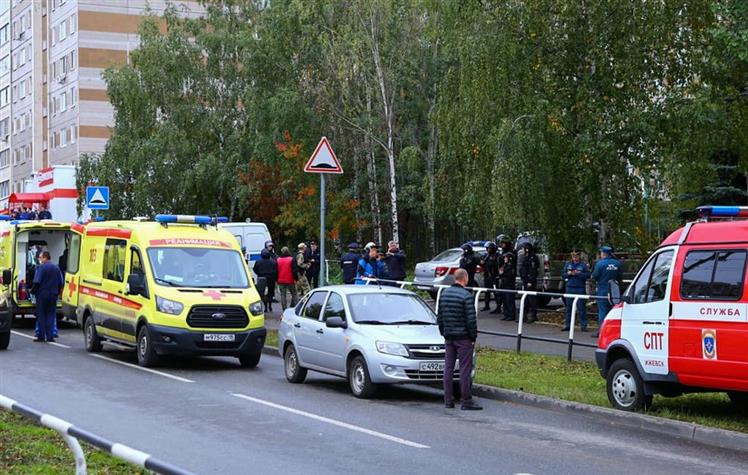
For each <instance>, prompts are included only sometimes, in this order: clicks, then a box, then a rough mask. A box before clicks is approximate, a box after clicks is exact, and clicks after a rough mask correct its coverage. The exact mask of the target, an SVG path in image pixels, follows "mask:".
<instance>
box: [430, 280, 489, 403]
mask: <svg viewBox="0 0 748 475" xmlns="http://www.w3.org/2000/svg"><path fill="white" fill-rule="evenodd" d="M468 279H469V277H468V273H467V271H466V270H465V269H457V271H456V272H455V283H454V285H452V286H451V287H449V288H447V289H445V290H444V291H443V292H442V295H441V300H440V301H439V314H438V315H437V318H436V321H437V324H438V325H439V333H441V334H442V336H443V337H444V346H445V350H446V351H445V352H446V355H445V358H444V406H445V407H447V408H452V407H455V403H454V393H453V387H452V384H453V379H454V378H453V377H454V370H455V363H456V360H458V359H459V360H460V395H461V399H462V405H461V408H462V410H463V411H479V410H481V409H483V408H482V407H481V406H479V405H478V404H476V403H475V402H474V401H473V396H472V384H473V382H472V378H471V373H472V372H473V351H474V349H475V340H476V339H477V338H478V320H477V318H476V316H475V307H474V306H473V294H472V292H469V291H468V290H467V289H465V286H466V285H467V283H468Z"/></svg>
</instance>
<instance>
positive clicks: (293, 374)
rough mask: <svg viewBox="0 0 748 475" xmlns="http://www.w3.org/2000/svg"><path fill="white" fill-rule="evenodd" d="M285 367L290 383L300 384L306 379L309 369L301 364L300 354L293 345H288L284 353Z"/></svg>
mask: <svg viewBox="0 0 748 475" xmlns="http://www.w3.org/2000/svg"><path fill="white" fill-rule="evenodd" d="M283 369H284V372H285V373H286V379H287V380H288V382H289V383H294V384H300V383H303V382H304V380H305V379H306V375H307V370H306V368H302V367H301V365H300V364H299V355H298V354H297V353H296V348H294V346H293V345H288V348H286V352H285V354H284V355H283Z"/></svg>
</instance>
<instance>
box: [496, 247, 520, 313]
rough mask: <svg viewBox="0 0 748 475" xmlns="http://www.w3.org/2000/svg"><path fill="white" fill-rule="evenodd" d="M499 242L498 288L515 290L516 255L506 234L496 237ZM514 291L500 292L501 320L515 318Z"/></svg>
mask: <svg viewBox="0 0 748 475" xmlns="http://www.w3.org/2000/svg"><path fill="white" fill-rule="evenodd" d="M496 241H498V243H499V248H500V252H501V258H500V260H499V289H503V290H516V287H515V280H516V279H517V255H516V254H515V253H514V249H513V248H512V239H511V238H510V237H509V236H507V235H506V234H500V235H499V236H497V237H496ZM514 297H515V294H514V292H501V300H502V302H503V304H504V305H503V307H504V317H503V318H502V320H505V321H514V320H516V319H517V309H516V307H515V305H514Z"/></svg>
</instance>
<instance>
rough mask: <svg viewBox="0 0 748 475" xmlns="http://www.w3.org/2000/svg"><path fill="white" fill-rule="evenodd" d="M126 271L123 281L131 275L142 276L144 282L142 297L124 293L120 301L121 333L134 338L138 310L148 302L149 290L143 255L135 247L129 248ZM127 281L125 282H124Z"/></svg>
mask: <svg viewBox="0 0 748 475" xmlns="http://www.w3.org/2000/svg"><path fill="white" fill-rule="evenodd" d="M127 269H128V271H127V272H126V274H125V279H127V278H129V276H130V275H131V274H140V275H142V276H143V281H144V282H145V292H144V295H140V294H134V293H126V294H125V295H124V296H123V297H122V299H121V300H120V306H121V307H122V309H123V310H122V312H123V313H122V315H123V319H122V333H124V334H126V335H128V336H130V337H132V338H136V337H137V335H136V334H135V333H136V330H137V326H138V317H139V316H140V315H141V312H140V310H141V309H142V308H143V305H145V304H146V303H147V302H148V299H149V296H150V294H149V290H148V280H147V279H146V278H145V266H144V261H143V254H142V253H141V252H140V249H139V248H138V247H137V246H132V245H131V246H130V248H129V251H128V258H127ZM126 281H127V280H125V282H126Z"/></svg>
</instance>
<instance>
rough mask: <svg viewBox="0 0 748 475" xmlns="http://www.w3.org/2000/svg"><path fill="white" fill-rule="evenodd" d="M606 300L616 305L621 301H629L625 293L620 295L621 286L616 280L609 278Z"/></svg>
mask: <svg viewBox="0 0 748 475" xmlns="http://www.w3.org/2000/svg"><path fill="white" fill-rule="evenodd" d="M608 302H610V304H611V305H618V304H619V303H621V302H623V303H628V302H629V298H628V296H627V295H621V286H620V285H619V284H618V281H615V280H611V281H610V282H608Z"/></svg>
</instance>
